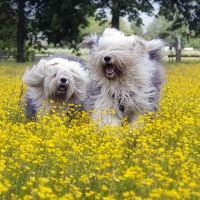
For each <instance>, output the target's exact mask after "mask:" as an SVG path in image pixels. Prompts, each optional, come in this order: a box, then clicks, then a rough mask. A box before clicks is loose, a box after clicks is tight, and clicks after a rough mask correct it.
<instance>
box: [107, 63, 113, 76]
mask: <svg viewBox="0 0 200 200" xmlns="http://www.w3.org/2000/svg"><path fill="white" fill-rule="evenodd" d="M113 72H114V66H113V65H106V73H107V74H112V73H113Z"/></svg>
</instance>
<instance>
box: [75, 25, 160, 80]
mask: <svg viewBox="0 0 200 200" xmlns="http://www.w3.org/2000/svg"><path fill="white" fill-rule="evenodd" d="M162 46H163V43H162V44H161V43H160V44H159V42H157V43H156V45H154V42H151V43H149V42H148V41H146V40H144V39H142V38H140V37H138V36H136V35H131V36H125V35H124V33H123V32H120V31H118V30H116V29H114V28H107V29H105V31H104V32H103V34H102V35H101V36H97V35H92V36H87V37H86V38H85V39H84V40H83V42H82V43H80V44H79V45H78V47H86V48H89V49H90V53H89V57H88V62H89V66H88V68H89V69H90V70H91V72H92V73H94V74H96V75H97V77H101V78H102V77H105V78H106V79H108V80H115V79H118V78H121V77H123V76H125V77H126V76H127V75H128V74H132V73H133V71H134V70H135V71H137V69H136V68H134V66H136V65H137V64H138V63H141V61H143V60H144V59H151V58H152V59H153V57H156V56H157V52H158V51H160V50H161V48H162ZM155 47H156V49H155ZM153 52H154V53H153ZM150 56H151V58H150ZM158 57H159V56H157V58H158Z"/></svg>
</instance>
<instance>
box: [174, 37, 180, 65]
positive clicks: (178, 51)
mask: <svg viewBox="0 0 200 200" xmlns="http://www.w3.org/2000/svg"><path fill="white" fill-rule="evenodd" d="M175 39H176V62H181V37H180V36H176V38H175Z"/></svg>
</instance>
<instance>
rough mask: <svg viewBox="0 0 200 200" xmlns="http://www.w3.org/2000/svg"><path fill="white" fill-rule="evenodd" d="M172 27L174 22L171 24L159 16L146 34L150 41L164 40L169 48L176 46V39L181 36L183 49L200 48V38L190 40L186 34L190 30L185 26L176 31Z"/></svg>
mask: <svg viewBox="0 0 200 200" xmlns="http://www.w3.org/2000/svg"><path fill="white" fill-rule="evenodd" d="M172 26H173V21H171V22H169V21H167V20H166V19H165V18H164V17H163V16H159V17H157V18H155V19H154V20H153V21H152V22H151V23H150V24H149V26H148V27H147V33H146V34H147V36H148V38H149V39H154V38H162V39H164V40H165V41H166V43H167V44H168V45H169V46H175V37H176V36H177V35H180V36H181V42H182V46H183V47H184V46H193V47H195V48H200V39H199V38H190V39H189V40H188V38H187V35H186V34H185V32H188V29H187V28H186V26H185V25H183V26H182V27H181V28H178V29H175V30H171V27H172Z"/></svg>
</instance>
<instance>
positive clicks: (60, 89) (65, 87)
mask: <svg viewBox="0 0 200 200" xmlns="http://www.w3.org/2000/svg"><path fill="white" fill-rule="evenodd" d="M66 91H67V86H66V85H60V86H59V87H58V92H59V93H65V92H66Z"/></svg>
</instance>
